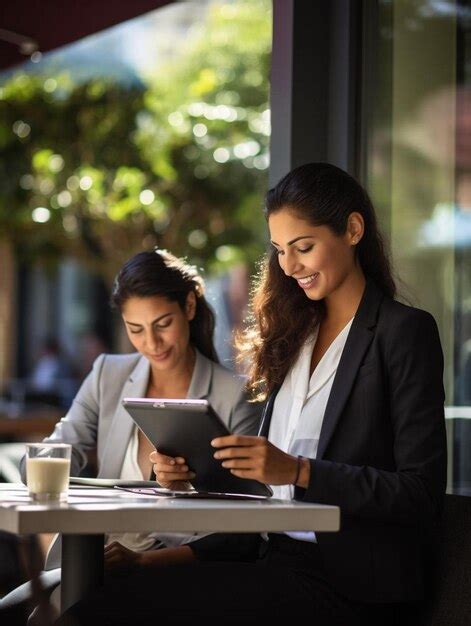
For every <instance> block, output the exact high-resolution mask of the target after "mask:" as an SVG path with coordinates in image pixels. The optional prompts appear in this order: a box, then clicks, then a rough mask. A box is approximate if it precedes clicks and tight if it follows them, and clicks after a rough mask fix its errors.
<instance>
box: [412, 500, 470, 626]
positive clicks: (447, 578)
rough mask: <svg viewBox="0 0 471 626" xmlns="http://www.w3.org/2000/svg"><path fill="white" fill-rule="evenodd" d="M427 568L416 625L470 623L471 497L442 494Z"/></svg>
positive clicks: (466, 624) (466, 625) (437, 625)
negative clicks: (428, 578) (428, 583)
mask: <svg viewBox="0 0 471 626" xmlns="http://www.w3.org/2000/svg"><path fill="white" fill-rule="evenodd" d="M436 548H437V550H436V552H435V554H434V555H433V563H432V568H431V570H430V571H431V586H430V592H429V593H428V594H427V602H426V605H425V606H424V607H423V610H422V612H421V616H420V620H419V621H417V622H416V624H417V625H418V626H419V625H420V626H470V624H471V498H469V497H466V496H455V495H446V496H445V506H444V511H443V518H442V523H441V528H440V530H439V531H438V532H437V538H436Z"/></svg>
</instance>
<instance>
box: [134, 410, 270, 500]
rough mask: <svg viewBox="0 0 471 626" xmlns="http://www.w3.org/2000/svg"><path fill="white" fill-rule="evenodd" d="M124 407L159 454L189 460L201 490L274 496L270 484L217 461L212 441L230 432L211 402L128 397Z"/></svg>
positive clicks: (195, 480)
mask: <svg viewBox="0 0 471 626" xmlns="http://www.w3.org/2000/svg"><path fill="white" fill-rule="evenodd" d="M123 406H124V407H125V408H126V410H127V411H128V413H129V414H130V415H131V417H132V418H133V420H134V422H135V423H136V424H137V426H138V427H139V428H140V429H141V430H142V431H143V433H144V434H145V435H146V437H147V438H148V439H149V441H150V442H151V443H152V444H153V445H154V446H155V447H156V448H157V449H158V450H159V452H162V453H163V454H168V455H169V456H173V457H176V456H182V457H184V458H185V460H186V462H187V464H188V466H189V468H190V470H191V471H193V472H195V474H196V477H195V478H194V480H193V481H192V485H193V487H194V488H195V489H196V490H197V491H206V492H209V491H211V492H223V493H234V494H236V493H237V494H253V495H262V496H270V495H272V491H271V489H270V487H268V486H267V485H264V484H262V483H260V482H258V481H257V480H251V479H245V478H238V477H237V476H234V475H233V474H231V472H230V471H229V470H228V469H226V468H224V467H222V465H221V462H220V461H218V460H217V459H215V458H214V456H213V455H214V448H213V447H212V446H211V441H212V440H213V439H214V438H215V437H224V436H226V435H229V434H230V431H229V430H228V429H227V427H226V425H225V424H224V422H223V421H222V420H221V418H220V417H219V416H218V415H217V414H216V413H215V411H214V410H213V408H212V407H211V405H210V403H209V402H208V401H207V400H180V399H178V400H173V399H159V398H124V400H123Z"/></svg>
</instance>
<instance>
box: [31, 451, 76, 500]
mask: <svg viewBox="0 0 471 626" xmlns="http://www.w3.org/2000/svg"><path fill="white" fill-rule="evenodd" d="M71 452H72V446H71V445H70V444H69V443H27V444H26V484H27V486H28V491H29V495H30V497H31V498H32V499H33V500H35V501H36V502H65V501H67V492H68V488H69V476H70V455H71Z"/></svg>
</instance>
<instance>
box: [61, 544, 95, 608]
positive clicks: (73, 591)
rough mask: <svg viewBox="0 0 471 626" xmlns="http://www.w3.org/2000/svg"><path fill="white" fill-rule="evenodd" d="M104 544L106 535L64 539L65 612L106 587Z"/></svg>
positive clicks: (62, 564) (62, 597)
mask: <svg viewBox="0 0 471 626" xmlns="http://www.w3.org/2000/svg"><path fill="white" fill-rule="evenodd" d="M104 543H105V537H104V535H62V557H61V559H62V563H61V567H62V580H61V611H62V612H63V611H65V610H66V609H68V608H69V607H71V606H72V605H73V604H75V603H76V602H78V601H79V600H81V599H82V598H83V597H84V596H85V595H86V594H87V593H88V592H90V591H93V590H95V589H97V587H99V586H101V585H102V584H103V546H104Z"/></svg>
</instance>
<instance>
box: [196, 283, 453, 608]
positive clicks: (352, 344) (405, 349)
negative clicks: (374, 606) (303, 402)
mask: <svg viewBox="0 0 471 626" xmlns="http://www.w3.org/2000/svg"><path fill="white" fill-rule="evenodd" d="M275 397H276V391H275V392H274V393H273V394H272V395H271V396H270V398H269V399H268V401H267V403H266V407H265V411H264V414H263V416H262V423H261V428H260V435H264V436H267V435H268V432H269V427H270V419H271V415H272V411H273V404H274V400H275ZM444 397H445V396H444V390H443V354H442V350H441V346H440V339H439V335H438V329H437V326H436V323H435V321H434V319H433V317H432V316H431V315H430V314H429V313H426V312H425V311H421V310H419V309H415V308H412V307H409V306H405V305H403V304H400V303H399V302H396V301H395V300H392V299H391V298H389V297H386V296H384V295H383V294H382V293H381V292H380V291H379V290H378V289H377V287H376V286H375V285H374V284H373V283H372V282H371V281H368V283H367V286H366V289H365V292H364V295H363V298H362V300H361V303H360V306H359V308H358V311H357V313H356V315H355V319H354V321H353V323H352V327H351V329H350V333H349V335H348V338H347V342H346V344H345V348H344V350H343V353H342V357H341V359H340V362H339V366H338V369H337V373H336V376H335V379H334V382H333V386H332V390H331V393H330V397H329V401H328V403H327V407H326V411H325V415H324V421H323V424H322V429H321V434H320V439H319V446H318V450H317V457H316V459H311V475H310V482H309V486H308V488H307V489H302V488H299V487H297V488H296V489H295V498H296V499H298V500H304V501H306V502H317V503H320V504H333V505H337V506H339V507H340V509H341V530H340V532H338V533H316V536H317V540H318V543H319V547H320V550H321V553H322V556H323V560H324V563H325V566H326V569H327V572H328V575H329V579H330V583H331V585H332V586H333V587H334V588H335V589H336V590H337V591H339V592H340V593H342V594H343V595H345V596H347V597H350V598H352V599H354V600H357V601H362V602H403V601H413V602H414V601H419V600H420V599H421V596H422V594H423V578H424V557H425V556H426V552H427V550H428V549H430V545H429V540H430V536H429V533H430V531H431V529H432V528H433V525H434V523H435V522H436V520H437V518H438V516H439V514H440V510H441V507H442V501H443V497H444V493H445V488H446V435H445V420H444V408H443V405H444ZM205 540H206V542H205ZM212 541H215V539H211V536H209V537H207V538H202V539H201V540H199V541H197V542H195V544H196V545H195V544H190V547H192V548H193V549H194V550H195V552H196V555H197V557H198V558H203V559H205V558H214V550H215V546H216V545H217V543H214V544H211V542H212ZM198 544H199V545H198ZM240 545H241V544H240V543H239V547H240ZM226 546H227V548H226V549H221V544H220V546H219V548H218V550H219V555H218V557H217V558H218V559H219V558H228V557H230V556H231V552H232V551H233V548H232V547H231V539H230V538H229V537H227V538H226ZM211 554H212V556H211Z"/></svg>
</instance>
